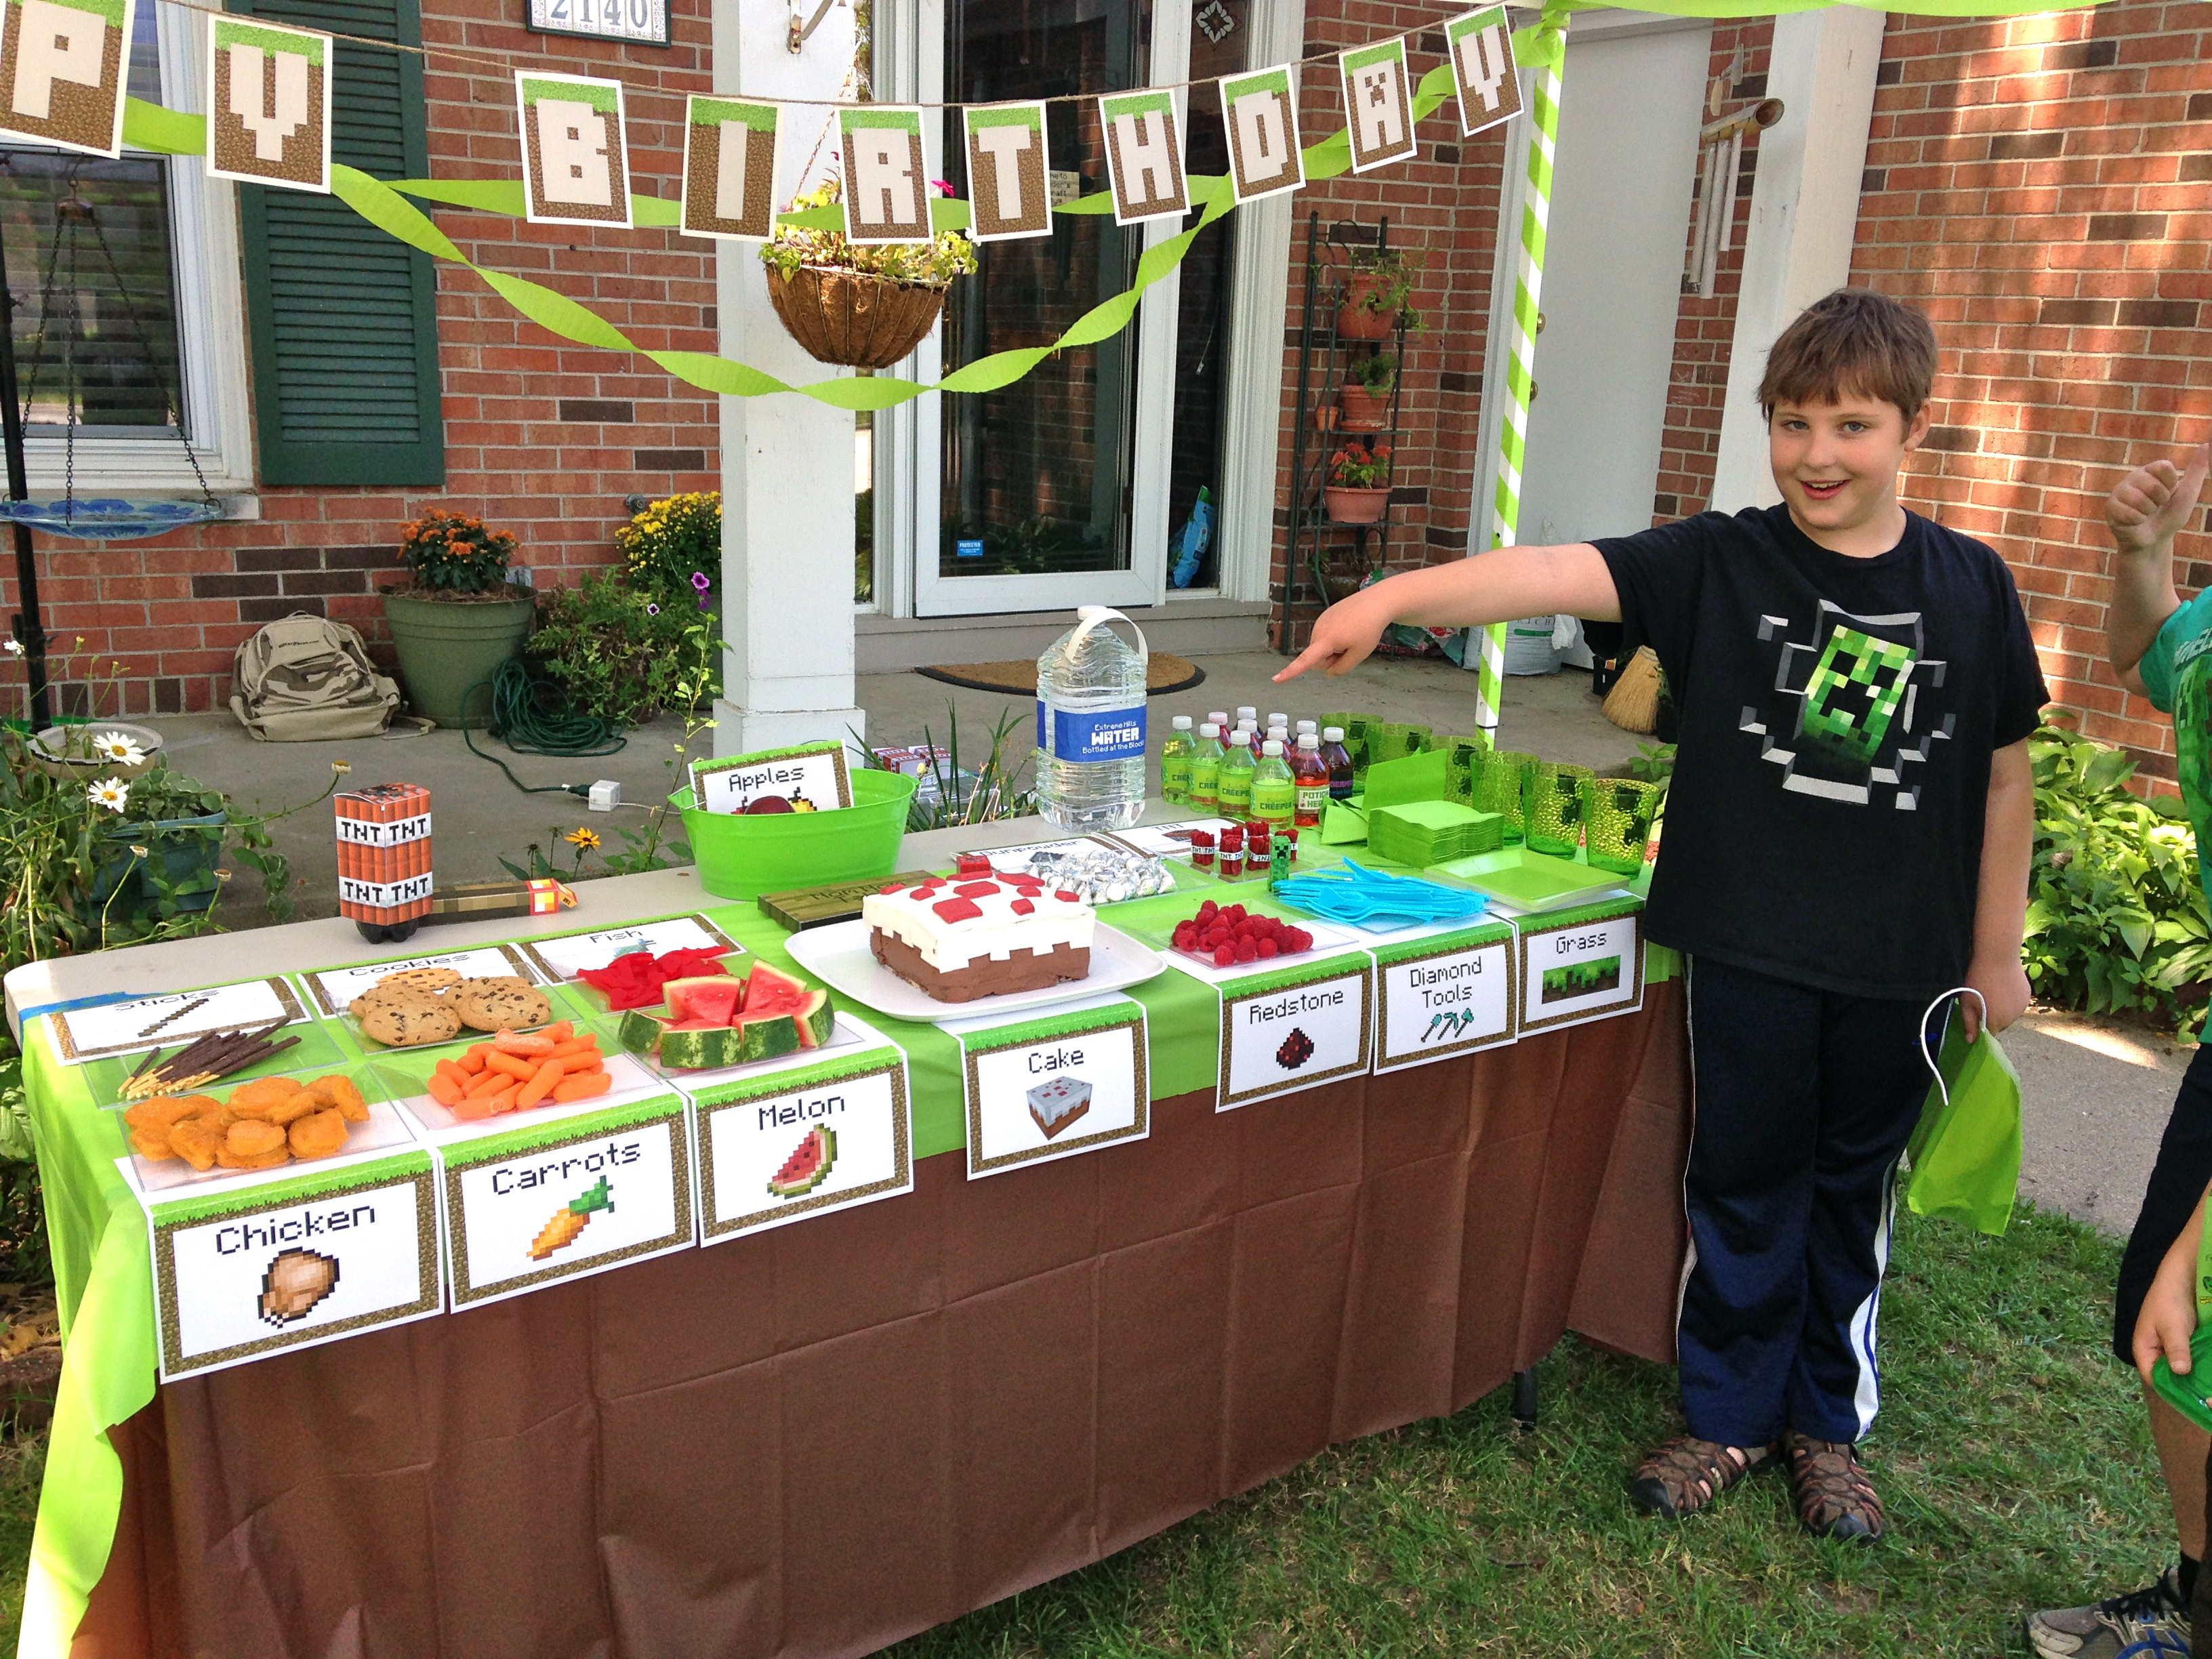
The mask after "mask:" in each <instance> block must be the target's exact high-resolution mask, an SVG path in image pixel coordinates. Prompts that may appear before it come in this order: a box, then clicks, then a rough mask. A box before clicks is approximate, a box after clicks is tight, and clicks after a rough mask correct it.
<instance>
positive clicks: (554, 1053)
mask: <svg viewBox="0 0 2212 1659" xmlns="http://www.w3.org/2000/svg"><path fill="white" fill-rule="evenodd" d="M586 1048H589V1049H590V1050H591V1051H592V1053H594V1054H597V1053H598V1052H599V1038H597V1037H595V1036H592V1035H591V1034H590V1033H589V1032H588V1031H587V1032H586V1033H585V1034H584V1035H583V1036H580V1037H570V1038H568V1040H567V1041H565V1042H556V1043H555V1044H554V1045H553V1047H552V1048H550V1049H548V1050H547V1051H546V1058H547V1059H549V1060H562V1059H566V1058H567V1057H568V1055H570V1054H582V1053H583V1052H584V1050H585V1049H586Z"/></svg>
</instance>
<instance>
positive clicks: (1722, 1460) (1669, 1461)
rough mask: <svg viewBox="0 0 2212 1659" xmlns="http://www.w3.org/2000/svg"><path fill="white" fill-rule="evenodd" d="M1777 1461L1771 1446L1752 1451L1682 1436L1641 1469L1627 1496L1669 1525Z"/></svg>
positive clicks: (1645, 1459) (1633, 1477) (1663, 1448)
mask: <svg viewBox="0 0 2212 1659" xmlns="http://www.w3.org/2000/svg"><path fill="white" fill-rule="evenodd" d="M1773 1455H1774V1448H1773V1447H1771V1446H1754V1447H1753V1448H1752V1449H1749V1450H1748V1451H1747V1450H1745V1449H1742V1448H1741V1447H1738V1446H1723V1445H1722V1444H1721V1443H1719V1442H1718V1441H1717V1440H1699V1439H1698V1438H1697V1437H1695V1436H1694V1435H1682V1436H1680V1437H1677V1438H1675V1439H1673V1440H1669V1441H1668V1443H1666V1444H1665V1445H1663V1446H1662V1447H1660V1448H1659V1449H1658V1450H1656V1451H1655V1452H1652V1453H1651V1454H1650V1455H1648V1456H1647V1457H1645V1458H1644V1461H1643V1462H1641V1463H1638V1465H1637V1466H1636V1473H1635V1474H1633V1475H1631V1476H1630V1477H1629V1481H1628V1495H1629V1497H1630V1498H1631V1499H1632V1500H1633V1501H1634V1503H1635V1504H1636V1507H1637V1508H1638V1509H1639V1510H1643V1511H1644V1513H1645V1514H1646V1515H1656V1516H1664V1517H1665V1518H1666V1519H1668V1520H1669V1521H1676V1520H1680V1518H1681V1517H1682V1516H1686V1515H1695V1514H1696V1513H1697V1512H1698V1511H1699V1510H1701V1509H1703V1508H1705V1505H1706V1504H1710V1503H1711V1502H1712V1501H1713V1499H1715V1498H1718V1497H1719V1496H1720V1495H1721V1494H1722V1493H1723V1492H1726V1491H1727V1490H1728V1489H1729V1487H1730V1486H1735V1484H1736V1483H1737V1482H1738V1481H1739V1480H1742V1479H1743V1478H1744V1477H1745V1476H1746V1475H1749V1474H1755V1473H1757V1472H1758V1471H1759V1469H1761V1468H1764V1467H1765V1465H1766V1464H1767V1462H1770V1461H1771V1459H1772V1457H1773Z"/></svg>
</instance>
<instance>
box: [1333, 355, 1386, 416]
mask: <svg viewBox="0 0 2212 1659" xmlns="http://www.w3.org/2000/svg"><path fill="white" fill-rule="evenodd" d="M1397 383H1398V356H1397V354H1396V353H1395V352H1393V351H1378V352H1376V353H1375V354H1374V355H1373V356H1367V357H1362V358H1360V359H1358V361H1357V362H1354V363H1352V366H1351V367H1350V368H1347V369H1346V370H1345V374H1344V384H1343V385H1342V386H1339V387H1337V389H1336V401H1337V404H1338V407H1339V409H1340V411H1341V418H1340V420H1339V422H1338V425H1339V426H1340V428H1342V429H1343V430H1344V431H1346V432H1380V431H1381V430H1382V429H1383V425H1384V423H1385V422H1386V421H1387V419H1388V417H1389V413H1390V388H1391V387H1392V386H1395V385H1397Z"/></svg>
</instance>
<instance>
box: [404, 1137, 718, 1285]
mask: <svg viewBox="0 0 2212 1659" xmlns="http://www.w3.org/2000/svg"><path fill="white" fill-rule="evenodd" d="M436 1152H437V1157H438V1163H439V1180H440V1183H441V1187H442V1188H443V1191H444V1194H445V1201H446V1226H445V1236H446V1259H447V1282H448V1283H449V1284H450V1285H451V1286H452V1293H453V1309H454V1311H456V1312H459V1310H462V1309H464V1308H472V1307H475V1306H477V1304H481V1303H485V1302H496V1301H499V1300H501V1299H502V1298H504V1297H510V1296H521V1295H525V1294H526V1293H528V1292H529V1291H536V1290H542V1289H544V1287H545V1286H546V1285H551V1284H556V1283H558V1282H559V1281H560V1280H562V1279H580V1278H583V1277H584V1276H585V1275H586V1274H589V1273H604V1272H605V1271H606V1270H607V1269H608V1268H610V1267H626V1266H628V1265H629V1263H631V1262H633V1261H645V1260H646V1259H647V1258H648V1257H651V1256H656V1255H667V1254H668V1253H669V1252H670V1251H671V1250H681V1249H689V1248H690V1246H691V1245H692V1244H693V1243H696V1228H695V1227H694V1225H693V1223H692V1214H693V1212H692V1204H691V1135H690V1121H689V1114H688V1113H687V1111H686V1109H685V1108H684V1100H683V1097H681V1096H678V1095H674V1094H666V1095H659V1096H656V1097H653V1098H652V1099H650V1100H646V1101H641V1102H636V1103H630V1104H627V1105H623V1106H617V1107H611V1108H609V1109H607V1110H605V1111H604V1112H592V1113H587V1114H586V1115H582V1116H580V1117H571V1118H564V1119H561V1120H559V1121H556V1122H554V1123H552V1124H550V1125H546V1126H541V1127H530V1128H525V1129H518V1130H514V1131H512V1132H510V1133H506V1134H501V1135H489V1136H484V1137H481V1138H477V1139H453V1140H447V1141H446V1142H444V1143H443V1144H441V1146H438V1147H437V1148H436Z"/></svg>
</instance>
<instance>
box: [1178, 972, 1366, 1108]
mask: <svg viewBox="0 0 2212 1659" xmlns="http://www.w3.org/2000/svg"><path fill="white" fill-rule="evenodd" d="M1374 987H1375V978H1374V974H1373V972H1372V969H1371V965H1370V962H1369V960H1368V957H1367V956H1366V954H1365V953H1364V951H1363V952H1361V953H1360V954H1358V955H1357V956H1344V957H1328V958H1327V959H1325V960H1323V961H1322V962H1318V963H1313V964H1311V965H1310V966H1308V967H1306V968H1304V969H1292V970H1291V971H1290V972H1289V973H1286V974H1276V975H1264V976H1261V977H1259V978H1256V979H1249V980H1238V981H1234V982H1232V983H1231V984H1230V985H1229V986H1227V987H1225V988H1224V989H1223V991H1222V994H1221V1082H1220V1086H1219V1089H1218V1092H1217V1093H1216V1095H1215V1097H1214V1108H1215V1109H1216V1110H1218V1111H1228V1110H1229V1109H1231V1108H1232V1107H1237V1106H1249V1105H1250V1104H1251V1103H1252V1102H1254V1101H1255V1100H1265V1099H1267V1097H1269V1096H1270V1095H1284V1094H1289V1093H1291V1092H1292V1091H1295V1090H1298V1089H1310V1088H1312V1087H1313V1086H1314V1085H1316V1083H1327V1082H1329V1081H1330V1080H1332V1079H1336V1078H1341V1077H1350V1076H1352V1075H1353V1074H1355V1073H1362V1072H1364V1071H1365V1070H1366V1069H1367V1050H1368V1042H1369V1036H1368V1032H1369V1021H1370V1018H1371V1010H1372V1007H1373V1002H1374Z"/></svg>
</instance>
